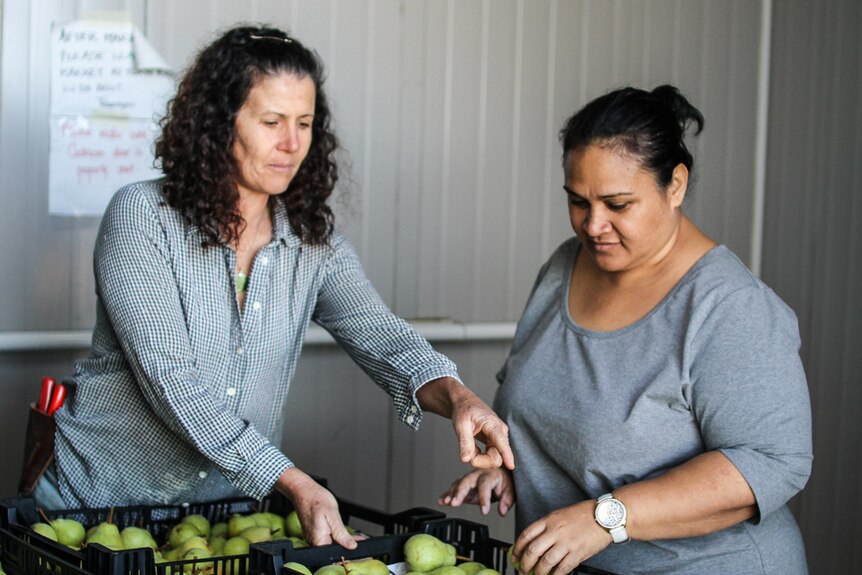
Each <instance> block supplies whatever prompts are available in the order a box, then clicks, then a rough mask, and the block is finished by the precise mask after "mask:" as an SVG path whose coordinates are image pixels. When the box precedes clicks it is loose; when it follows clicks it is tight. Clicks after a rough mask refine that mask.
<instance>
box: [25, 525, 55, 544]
mask: <svg viewBox="0 0 862 575" xmlns="http://www.w3.org/2000/svg"><path fill="white" fill-rule="evenodd" d="M30 529H32V530H33V531H35V532H36V533H38V534H39V535H41V536H42V537H47V538H48V539H50V540H51V541H57V532H56V531H54V528H53V527H51V526H50V525H48V524H47V523H42V522H41V521H40V522H38V523H34V524H33V525H31V526H30Z"/></svg>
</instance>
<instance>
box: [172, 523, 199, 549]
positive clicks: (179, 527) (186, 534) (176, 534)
mask: <svg viewBox="0 0 862 575" xmlns="http://www.w3.org/2000/svg"><path fill="white" fill-rule="evenodd" d="M202 535H203V533H201V532H200V529H198V528H197V527H196V526H195V524H194V523H186V522H184V521H180V522H179V523H177V524H176V525H174V526H173V527H171V530H170V531H168V543H170V545H171V547H173V548H174V549H179V548H180V547H182V545H183V543H184V542H185V541H186V540H187V539H190V538H192V537H200V536H202Z"/></svg>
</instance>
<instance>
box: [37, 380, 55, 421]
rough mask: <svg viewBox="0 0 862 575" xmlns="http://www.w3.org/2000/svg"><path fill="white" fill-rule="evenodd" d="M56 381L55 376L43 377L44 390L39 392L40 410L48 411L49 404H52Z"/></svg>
mask: <svg viewBox="0 0 862 575" xmlns="http://www.w3.org/2000/svg"><path fill="white" fill-rule="evenodd" d="M56 383H57V382H56V381H55V380H54V378H53V377H43V378H42V390H41V392H40V393H39V405H38V406H37V407H38V408H39V411H41V412H43V413H48V406H49V405H50V404H51V396H52V395H53V394H54V386H55V385H56Z"/></svg>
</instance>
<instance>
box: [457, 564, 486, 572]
mask: <svg viewBox="0 0 862 575" xmlns="http://www.w3.org/2000/svg"><path fill="white" fill-rule="evenodd" d="M458 568H459V569H460V570H461V571H463V572H464V573H466V574H467V575H476V572H477V571H481V570H482V569H485V566H484V565H483V564H481V563H479V562H478V561H465V562H464V563H458Z"/></svg>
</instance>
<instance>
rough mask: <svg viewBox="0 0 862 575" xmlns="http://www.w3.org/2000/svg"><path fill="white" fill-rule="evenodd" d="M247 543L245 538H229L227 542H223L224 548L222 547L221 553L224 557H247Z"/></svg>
mask: <svg viewBox="0 0 862 575" xmlns="http://www.w3.org/2000/svg"><path fill="white" fill-rule="evenodd" d="M248 547H249V541H248V539H246V538H245V537H240V536H239V535H237V536H236V537H231V538H230V539H228V540H227V541H225V542H224V546H223V547H222V549H221V550H222V553H224V554H225V556H230V555H247V554H248Z"/></svg>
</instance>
